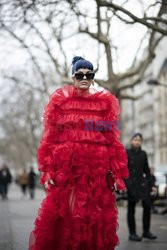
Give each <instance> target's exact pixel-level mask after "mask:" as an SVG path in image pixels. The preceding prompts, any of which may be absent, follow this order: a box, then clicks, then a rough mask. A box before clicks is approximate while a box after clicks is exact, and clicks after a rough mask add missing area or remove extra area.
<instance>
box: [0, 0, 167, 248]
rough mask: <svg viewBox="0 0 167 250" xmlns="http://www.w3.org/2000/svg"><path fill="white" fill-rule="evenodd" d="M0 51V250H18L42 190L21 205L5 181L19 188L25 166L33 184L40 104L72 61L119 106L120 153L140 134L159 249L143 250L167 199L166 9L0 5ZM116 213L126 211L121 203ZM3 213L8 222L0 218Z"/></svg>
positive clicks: (14, 0)
mask: <svg viewBox="0 0 167 250" xmlns="http://www.w3.org/2000/svg"><path fill="white" fill-rule="evenodd" d="M0 51H1V53H0V166H2V167H4V164H5V165H6V167H7V168H8V169H9V170H10V174H11V179H10V177H9V179H10V181H9V183H12V184H11V185H9V196H8V201H9V202H8V204H6V203H4V202H1V200H0V208H1V210H0V211H2V212H1V213H0V214H1V215H0V217H2V216H3V218H5V219H3V223H4V224H3V225H4V227H3V229H5V228H6V233H5V230H3V232H1V230H0V235H1V236H0V239H1V240H2V241H1V242H3V244H2V243H0V249H2V250H4V249H11V246H12V244H14V245H13V249H20V250H23V249H27V248H26V245H25V244H26V243H25V242H27V237H28V233H29V231H30V229H31V228H32V221H33V219H34V218H35V215H36V213H37V211H36V210H37V208H38V206H39V204H40V201H41V199H42V198H43V197H44V194H45V192H44V191H43V190H42V189H38V190H37V194H38V195H36V199H35V200H34V199H31V201H29V202H31V203H29V204H27V203H26V202H28V199H29V198H28V194H27V198H26V199H27V200H26V199H22V198H23V197H24V190H22V189H21V191H20V190H19V185H14V184H13V183H16V184H18V182H19V178H20V177H19V176H20V174H21V172H22V171H23V169H26V171H27V174H29V173H30V168H32V167H33V171H34V174H35V175H34V176H35V177H34V178H36V184H37V186H38V185H39V184H38V178H39V173H38V169H37V162H36V151H37V148H38V145H39V140H40V138H41V134H42V114H43V110H44V106H45V105H46V103H47V102H48V98H49V95H50V94H51V93H53V91H54V90H55V89H57V88H58V87H61V86H63V84H66V83H72V82H71V78H70V77H71V61H72V58H73V56H75V55H77V56H83V57H85V58H86V59H88V60H90V61H91V62H92V63H93V64H94V66H95V70H96V78H95V88H96V89H99V90H101V89H103V88H106V89H108V90H110V91H111V92H112V93H113V94H115V95H116V96H117V97H118V98H119V100H120V104H121V108H122V113H121V117H120V119H121V140H122V142H123V143H124V145H125V146H126V147H128V146H129V142H130V138H131V136H132V135H133V134H134V133H135V132H140V133H142V134H143V138H144V142H143V149H145V150H146V151H147V153H148V159H149V165H150V167H154V169H155V171H154V174H155V176H156V185H157V188H158V198H157V200H158V201H156V205H157V215H156V218H155V220H154V219H153V224H154V221H155V225H156V227H157V228H158V226H157V225H159V224H160V226H161V230H162V233H161V237H162V238H161V237H160V239H162V240H161V242H159V243H157V244H154V246H152V245H150V249H157V250H159V249H163V247H165V237H163V235H165V234H166V232H167V227H166V225H165V224H163V223H166V217H165V215H164V216H162V213H163V212H164V211H165V210H164V209H165V208H166V199H167V1H166V0H119V1H116V0H115V1H112V0H110V1H109V0H89V1H88V0H78V1H77V0H61V1H58V0H20V1H18V0H0ZM19 192H20V193H19ZM21 194H22V195H21ZM29 197H30V198H32V197H31V192H30V196H29ZM33 198H34V197H33ZM18 201H19V203H17V202H18ZM25 204H27V205H25ZM118 205H119V206H121V208H120V209H121V211H124V212H125V210H126V204H124V202H122V201H121V202H120V203H119V204H118ZM6 206H7V207H8V209H6V208H7V207H6ZM17 206H19V207H17ZM19 208H20V211H24V213H23V214H22V213H21V214H20V212H18V211H19ZM32 208H33V209H32ZM124 212H122V213H121V214H124ZM8 213H9V214H10V217H11V221H12V222H11V221H9V218H8V219H6V218H7V217H8ZM139 214H140V207H139ZM5 216H6V217H5ZM157 216H159V217H157ZM25 218H27V219H25ZM121 218H122V219H121V221H122V223H123V225H124V226H123V228H124V229H125V230H123V231H120V234H121V237H122V238H127V237H126V234H127V232H126V230H127V229H126V227H127V226H126V217H125V215H123V217H121ZM13 221H14V222H13ZM18 221H19V222H20V223H18ZM161 221H162V222H161ZM6 223H7V224H6ZM10 223H11V225H12V226H10V230H8V227H9V224H10ZM158 223H159V224H158ZM18 224H19V225H20V226H18ZM120 230H122V229H120ZM158 230H160V229H158ZM9 231H10V233H9ZM13 231H15V232H16V233H15V234H14V233H13V235H14V236H13V240H11V234H12V232H13ZM5 235H6V237H5ZM20 235H22V240H20V237H21V236H20ZM124 243H125V242H124ZM163 243H164V245H163ZM125 244H127V248H126V247H125V245H124V247H123V246H121V247H120V249H124V250H126V249H128V250H131V249H133V248H134V245H131V246H129V245H128V244H129V243H127V242H126V243H125ZM160 246H161V247H160ZM135 247H136V246H135ZM145 247H146V246H145V245H140V247H139V248H137V249H144V248H145ZM148 247H149V246H148ZM164 249H165V248H164Z"/></svg>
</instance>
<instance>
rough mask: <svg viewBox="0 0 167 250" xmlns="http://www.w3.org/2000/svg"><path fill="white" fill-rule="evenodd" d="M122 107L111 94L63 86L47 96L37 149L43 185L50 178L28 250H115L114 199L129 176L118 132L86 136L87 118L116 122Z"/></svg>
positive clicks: (95, 132)
mask: <svg viewBox="0 0 167 250" xmlns="http://www.w3.org/2000/svg"><path fill="white" fill-rule="evenodd" d="M119 113H120V106H119V103H118V100H117V98H116V97H115V96H114V95H112V94H111V93H110V92H109V91H107V90H103V91H96V90H95V89H89V92H88V91H84V92H82V93H80V92H78V90H77V88H76V87H75V86H70V85H65V86H64V87H62V88H59V89H57V90H56V91H55V92H54V93H53V94H52V96H51V98H50V101H49V104H48V105H47V106H46V108H45V112H44V132H43V136H42V139H41V142H40V146H39V149H38V164H39V171H41V172H42V176H41V179H40V182H41V184H44V182H45V181H46V180H48V179H52V180H53V181H54V183H55V186H52V185H51V184H50V185H49V187H48V190H47V195H46V198H45V199H44V200H43V202H42V204H41V208H40V209H39V214H38V216H37V218H36V220H35V228H34V230H33V231H32V233H31V235H30V242H29V250H46V249H47V250H114V249H115V246H116V245H117V244H118V243H119V240H118V237H117V229H118V223H117V216H118V212H117V207H116V200H115V194H114V193H113V192H112V190H111V189H110V188H109V187H108V185H107V181H106V173H107V171H108V170H109V169H110V170H111V171H112V172H113V174H114V180H115V183H116V185H117V188H118V189H120V190H121V189H124V188H125V185H124V182H123V180H122V179H123V178H127V177H128V169H127V155H126V151H125V149H124V147H123V145H122V143H121V142H120V139H119V138H120V131H113V130H112V131H95V130H93V131H85V129H84V126H85V119H93V121H107V122H108V121H118V119H119Z"/></svg>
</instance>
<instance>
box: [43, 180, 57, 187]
mask: <svg viewBox="0 0 167 250" xmlns="http://www.w3.org/2000/svg"><path fill="white" fill-rule="evenodd" d="M49 184H51V185H53V186H55V183H54V181H53V180H52V179H49V180H47V181H45V183H44V187H45V188H46V189H47V188H48V187H49Z"/></svg>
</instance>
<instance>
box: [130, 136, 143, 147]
mask: <svg viewBox="0 0 167 250" xmlns="http://www.w3.org/2000/svg"><path fill="white" fill-rule="evenodd" d="M131 145H132V146H133V147H134V148H139V147H141V145H142V140H141V138H140V136H136V137H134V138H133V139H132V140H131Z"/></svg>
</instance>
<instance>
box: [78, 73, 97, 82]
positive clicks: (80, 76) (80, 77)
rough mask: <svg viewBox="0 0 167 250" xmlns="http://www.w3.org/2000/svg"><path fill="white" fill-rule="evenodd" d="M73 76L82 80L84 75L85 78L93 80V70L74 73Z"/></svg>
mask: <svg viewBox="0 0 167 250" xmlns="http://www.w3.org/2000/svg"><path fill="white" fill-rule="evenodd" d="M74 76H75V77H76V79H77V80H83V78H84V76H86V79H87V80H93V78H94V76H95V73H94V72H87V73H86V74H84V73H82V72H81V73H75V74H74Z"/></svg>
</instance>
